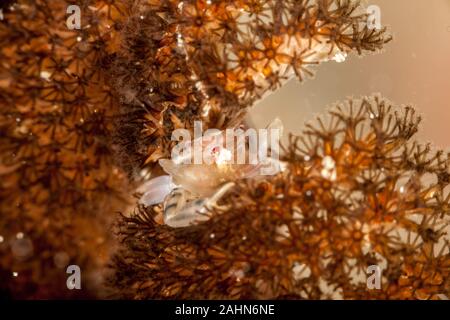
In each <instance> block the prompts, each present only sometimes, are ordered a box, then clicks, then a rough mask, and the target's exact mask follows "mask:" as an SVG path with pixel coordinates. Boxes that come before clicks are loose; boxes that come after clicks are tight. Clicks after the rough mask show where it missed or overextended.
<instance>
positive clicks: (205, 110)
mask: <svg viewBox="0 0 450 320" xmlns="http://www.w3.org/2000/svg"><path fill="white" fill-rule="evenodd" d="M210 110H211V105H210V104H209V103H207V104H206V105H205V106H204V107H203V112H202V116H204V117H207V116H208V115H209V111H210Z"/></svg>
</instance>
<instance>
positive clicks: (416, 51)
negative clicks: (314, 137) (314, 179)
mask: <svg viewBox="0 0 450 320" xmlns="http://www.w3.org/2000/svg"><path fill="white" fill-rule="evenodd" d="M366 3H367V5H372V4H374V5H378V6H379V7H380V9H381V24H382V25H387V26H388V27H389V31H390V32H391V34H393V36H394V41H392V42H390V43H389V44H387V45H386V48H385V50H384V51H383V52H381V53H377V54H374V55H369V56H364V57H361V58H360V57H358V56H355V55H350V56H349V57H348V58H347V61H346V62H344V63H336V62H334V61H331V62H327V63H324V64H322V65H320V66H319V67H317V68H316V69H315V71H316V75H315V77H314V78H313V79H307V80H306V81H305V82H304V83H299V82H298V81H297V80H296V79H294V80H291V81H290V82H289V83H287V84H286V85H285V86H284V87H282V88H281V89H279V90H278V91H276V92H275V93H273V94H272V95H270V96H268V97H267V98H265V99H264V100H263V101H261V102H259V103H258V104H257V105H256V107H254V108H253V109H252V110H251V112H250V115H249V122H251V123H253V124H254V125H255V126H256V127H259V128H263V127H265V126H266V125H267V124H268V123H270V122H271V120H272V119H273V118H275V117H279V118H280V119H281V120H282V121H283V124H284V127H285V136H286V133H287V132H293V133H299V132H300V130H301V128H302V126H303V123H304V122H305V121H307V120H310V119H313V118H314V117H315V115H317V114H320V113H323V112H324V111H325V110H326V109H327V108H328V107H329V106H331V105H332V104H334V103H335V102H338V101H342V100H344V99H346V98H348V97H352V96H353V97H355V98H358V97H360V96H364V95H370V94H373V93H381V94H382V95H383V96H384V97H385V98H387V99H388V100H390V101H391V102H393V103H394V104H397V105H403V104H411V105H413V106H414V107H415V108H416V110H417V111H418V112H419V113H420V114H421V115H422V116H423V122H422V124H421V129H420V131H419V134H418V138H419V139H420V140H422V141H423V142H433V143H434V145H435V146H437V147H440V148H444V149H447V150H448V149H449V147H450V123H449V122H450V81H449V77H450V0H371V1H366Z"/></svg>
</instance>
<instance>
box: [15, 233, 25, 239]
mask: <svg viewBox="0 0 450 320" xmlns="http://www.w3.org/2000/svg"><path fill="white" fill-rule="evenodd" d="M23 236H24V234H23V232H19V233H17V234H16V238H17V239H23Z"/></svg>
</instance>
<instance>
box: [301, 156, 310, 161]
mask: <svg viewBox="0 0 450 320" xmlns="http://www.w3.org/2000/svg"><path fill="white" fill-rule="evenodd" d="M303 160H305V161H309V160H311V157H310V156H308V155H306V156H304V157H303Z"/></svg>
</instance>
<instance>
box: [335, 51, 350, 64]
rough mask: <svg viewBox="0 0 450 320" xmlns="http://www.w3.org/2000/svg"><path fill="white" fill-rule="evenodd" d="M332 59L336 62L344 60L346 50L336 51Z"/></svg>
mask: <svg viewBox="0 0 450 320" xmlns="http://www.w3.org/2000/svg"><path fill="white" fill-rule="evenodd" d="M331 59H332V60H334V61H336V62H337V63H341V62H344V61H345V60H346V59H347V53H346V52H341V51H339V52H338V53H336V54H335V55H334V57H333V58H331Z"/></svg>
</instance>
